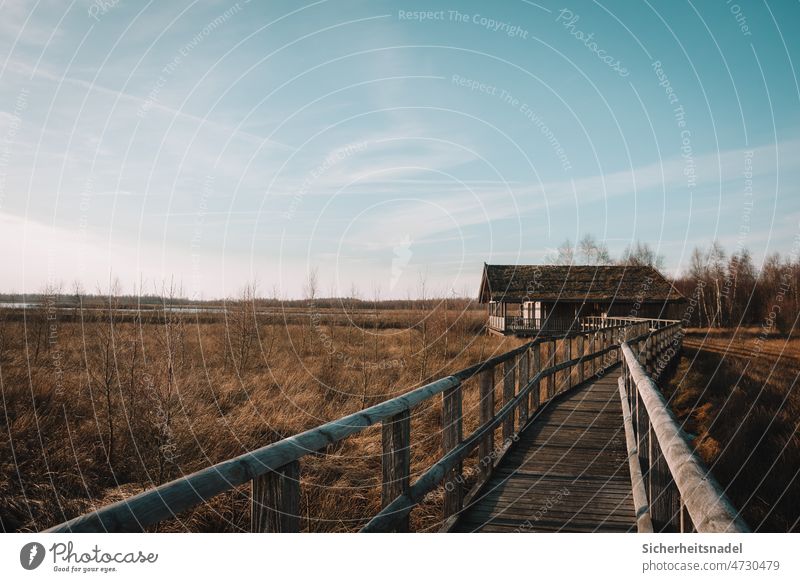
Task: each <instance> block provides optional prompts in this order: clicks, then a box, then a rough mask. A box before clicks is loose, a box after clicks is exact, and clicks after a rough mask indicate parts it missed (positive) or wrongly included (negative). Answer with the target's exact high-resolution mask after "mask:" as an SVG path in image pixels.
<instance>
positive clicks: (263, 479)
mask: <svg viewBox="0 0 800 582" xmlns="http://www.w3.org/2000/svg"><path fill="white" fill-rule="evenodd" d="M250 531H252V532H257V533H262V532H268V533H295V532H298V531H300V462H299V461H292V462H291V463H288V464H286V465H284V466H283V467H278V468H277V469H276V470H274V471H269V472H268V473H265V474H264V475H261V476H259V477H256V478H255V479H253V490H252V493H251V499H250Z"/></svg>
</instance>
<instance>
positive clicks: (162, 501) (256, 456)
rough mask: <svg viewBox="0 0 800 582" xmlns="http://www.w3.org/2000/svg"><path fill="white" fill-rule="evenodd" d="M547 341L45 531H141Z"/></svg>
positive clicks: (435, 469) (584, 357) (498, 416)
mask: <svg viewBox="0 0 800 582" xmlns="http://www.w3.org/2000/svg"><path fill="white" fill-rule="evenodd" d="M628 327H630V326H629V325H618V326H609V327H598V328H593V329H589V330H575V331H573V332H570V333H568V334H565V335H564V336H563V338H564V339H568V338H574V337H576V336H582V335H588V334H592V333H597V332H613V331H615V330H619V329H623V328H628ZM614 335H615V334H613V333H611V334H610V338H609V344H610V345H608V346H607V347H605V348H601V349H598V350H595V351H594V352H592V353H582V354H580V355H579V357H577V358H572V359H570V360H568V361H565V362H560V363H558V364H553V365H550V366H547V367H543V368H542V369H541V370H539V371H538V372H537V373H536V374H535V375H534V378H533V379H531V380H530V382H527V384H526V386H525V388H524V389H523V388H521V389H520V392H519V394H518V395H517V396H516V397H515V398H514V399H512V400H510V401H509V402H507V403H506V404H505V405H504V406H503V407H502V408H501V409H500V410H499V411H498V412H497V413H495V414H494V415H493V417H492V418H491V419H489V421H487V422H485V423H484V424H482V425H481V426H480V427H479V428H478V429H477V430H476V431H475V432H473V433H472V435H470V436H469V437H467V439H464V440H462V441H461V442H460V443H458V446H457V447H455V448H453V449H452V450H451V451H448V452H447V453H445V455H444V456H443V457H442V458H440V459H439V461H438V462H437V463H434V465H433V466H432V467H431V468H430V469H428V471H427V472H426V473H425V475H429V476H430V477H431V478H434V477H436V476H438V475H439V471H440V470H441V471H443V472H446V469H447V468H450V464H451V462H457V461H458V459H456V458H455V457H454V455H455V456H459V455H460V453H461V452H464V451H466V452H469V451H470V450H472V449H473V448H474V446H477V443H478V442H479V440H480V438H479V437H475V435H476V434H477V433H479V432H480V433H481V435H482V434H483V432H485V431H483V429H484V428H485V427H486V426H487V425H489V424H491V425H492V426H493V427H496V426H498V425H499V424H501V423H502V422H503V420H505V419H506V418H507V417H508V416H509V414H510V413H511V411H513V410H515V408H516V407H517V406H519V404H520V401H521V400H522V396H523V395H526V396H527V394H528V393H529V392H530V391H531V390H532V389H533V387H534V386H535V385H537V383H538V382H539V381H540V380H541V379H542V378H545V377H547V376H549V375H551V374H555V373H556V372H558V371H561V370H565V369H567V368H571V367H572V366H575V365H578V364H580V363H582V362H587V361H592V360H593V359H595V358H598V357H600V356H602V355H605V354H607V353H609V352H611V351H615V350H618V349H619V343H617V341H615V338H614ZM553 341H554V339H553V338H536V339H534V340H532V341H530V342H526V343H525V344H523V345H521V346H519V347H517V348H515V349H513V350H510V351H508V352H505V353H503V354H500V355H498V356H494V357H492V358H488V359H487V360H484V361H482V362H479V363H477V364H474V365H472V366H469V367H467V368H464V369H462V370H459V371H457V372H454V373H453V374H451V375H449V376H447V377H445V378H441V379H439V380H436V381H434V382H431V383H429V384H426V385H424V386H421V387H419V388H416V389H414V390H411V391H410V392H407V393H405V394H402V395H400V396H397V397H395V398H392V399H390V400H386V401H384V402H381V403H379V404H376V405H374V406H371V407H369V408H365V409H364V410H360V411H358V412H355V413H353V414H350V415H347V416H344V417H342V418H339V419H336V420H333V421H330V422H327V423H325V424H322V425H320V426H317V427H314V428H312V429H309V430H307V431H304V432H302V433H299V434H297V435H294V436H291V437H288V438H286V439H283V440H280V441H278V442H276V443H272V444H270V445H266V446H264V447H261V448H258V449H256V450H254V451H250V452H248V453H244V454H242V455H239V456H237V457H233V458H230V459H227V460H225V461H222V462H220V463H217V464H215V465H212V466H210V467H206V468H204V469H201V470H199V471H196V472H194V473H192V474H189V475H186V476H183V477H180V478H178V479H175V480H173V481H170V482H169V483H165V484H163V485H160V486H158V487H155V488H152V489H149V490H147V491H143V492H142V493H139V494H137V495H134V496H132V497H130V498H127V499H123V500H120V501H117V502H115V503H112V504H110V505H107V506H105V507H101V508H99V509H96V510H94V511H91V512H89V513H86V514H83V515H81V516H78V517H76V518H73V519H71V520H69V521H66V522H64V523H62V524H59V525H56V526H54V527H52V528H50V529H48V530H46V531H47V532H81V531H90V532H93V531H141V530H142V529H143V528H144V527H146V526H149V525H152V524H155V523H158V522H161V521H163V520H165V519H171V518H174V517H176V515H177V514H178V513H180V512H182V511H185V510H188V509H191V508H192V507H194V506H196V505H199V504H200V503H202V502H204V501H206V500H208V499H210V498H212V497H214V496H216V495H219V494H221V493H224V492H225V491H229V490H231V489H233V488H234V487H236V486H239V485H243V484H245V483H247V482H248V481H252V480H255V479H257V478H259V477H263V476H264V475H266V474H268V473H270V472H276V471H277V470H278V469H280V468H281V467H284V466H286V465H288V464H290V463H293V462H296V461H298V460H299V459H301V458H302V457H304V456H305V455H307V454H309V453H314V452H317V451H320V450H322V449H324V448H325V447H327V446H329V445H331V444H334V443H337V442H339V441H341V440H342V439H344V438H347V437H349V436H352V435H353V434H356V433H358V432H360V431H362V430H364V429H365V428H368V427H370V426H373V425H375V424H377V423H379V422H385V421H387V420H390V419H392V418H395V417H397V415H399V414H402V413H404V412H407V411H410V410H411V409H412V408H414V407H415V406H417V405H419V404H421V403H422V402H424V401H426V400H428V399H430V398H432V397H433V396H436V395H438V394H444V393H445V392H447V391H450V390H453V389H456V388H459V387H460V386H461V384H462V382H464V381H466V380H467V379H469V378H472V377H473V376H475V375H476V374H478V373H480V372H482V371H484V370H490V369H493V368H494V367H495V366H497V365H498V364H502V363H504V362H507V361H509V360H511V359H512V358H516V356H517V355H520V354H522V353H523V352H525V351H526V350H528V349H530V348H532V347H534V346H536V345H538V344H542V343H545V342H551V343H552V342H553ZM552 355H553V354H551V356H552ZM487 430H488V429H487ZM482 431H483V432H482ZM473 437H475V439H473ZM473 445H474V446H473ZM467 449H468V450H467ZM460 458H463V457H460ZM442 474H443V473H442ZM440 480H441V479H439V481H440ZM436 482H438V481H436ZM417 484H420V480H418V481H417V482H416V483H415V484H414V485H415V486H416V485H417ZM423 485H424V484H420V487H418V488H417V490H418V491H419V490H421V489H422V488H423V487H422V486H423ZM428 490H430V489H428V488H427V486H426V492H427V491H428ZM412 508H413V505H412ZM386 509H388V507H387V508H386ZM409 511H410V509H409ZM379 515H380V514H379ZM376 517H377V516H376Z"/></svg>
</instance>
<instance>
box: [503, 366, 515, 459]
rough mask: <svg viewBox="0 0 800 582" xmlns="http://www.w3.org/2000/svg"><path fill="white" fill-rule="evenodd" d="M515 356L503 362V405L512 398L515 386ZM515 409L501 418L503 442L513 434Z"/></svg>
mask: <svg viewBox="0 0 800 582" xmlns="http://www.w3.org/2000/svg"><path fill="white" fill-rule="evenodd" d="M515 360H516V358H509V359H508V360H506V361H505V362H504V363H503V406H505V405H506V404H508V403H509V402H511V401H512V400H514V389H515V386H516V379H515V377H514V376H515V372H516V370H517V366H516V362H515ZM515 413H516V411H515V410H514V411H511V414H509V415H508V416H506V418H505V420H503V442H504V443H505V442H508V441H509V440H510V439H511V438H512V437H513V436H514V416H515Z"/></svg>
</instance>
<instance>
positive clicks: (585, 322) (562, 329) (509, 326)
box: [489, 315, 676, 334]
mask: <svg viewBox="0 0 800 582" xmlns="http://www.w3.org/2000/svg"><path fill="white" fill-rule="evenodd" d="M645 321H647V322H649V323H650V326H651V327H652V328H653V329H660V328H662V327H665V326H667V325H671V324H673V323H676V322H675V320H670V319H652V318H646V317H607V316H602V317H601V316H587V317H578V318H576V317H522V316H517V315H506V316H502V315H490V316H489V328H490V329H492V330H494V331H501V332H504V333H506V332H511V333H519V334H530V333H536V332H543V333H556V334H558V333H570V332H575V331H588V330H592V329H601V328H604V327H617V326H629V325H632V324H634V323H642V322H645Z"/></svg>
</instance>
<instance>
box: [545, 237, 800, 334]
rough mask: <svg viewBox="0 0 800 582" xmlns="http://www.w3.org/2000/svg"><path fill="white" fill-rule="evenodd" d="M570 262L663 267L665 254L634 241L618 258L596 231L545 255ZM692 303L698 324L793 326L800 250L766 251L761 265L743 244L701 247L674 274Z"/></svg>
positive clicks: (798, 305) (693, 322)
mask: <svg viewBox="0 0 800 582" xmlns="http://www.w3.org/2000/svg"><path fill="white" fill-rule="evenodd" d="M546 260H547V262H550V263H555V264H562V265H570V264H583V265H648V266H651V267H654V268H655V269H657V270H659V271H662V272H663V270H664V257H663V256H661V255H659V254H658V253H657V252H656V251H655V250H654V249H653V248H652V247H650V246H649V245H648V244H647V243H643V242H635V243H633V244H632V245H630V246H629V247H628V248H626V249H625V251H624V252H623V253H622V255H621V256H620V257H619V258H618V259H614V258H613V257H612V256H611V253H609V251H608V247H607V246H606V245H605V243H603V242H599V241H597V239H595V238H594V237H593V236H592V235H586V236H584V237H583V238H582V239H581V240H580V241H579V242H578V243H577V244H572V243H571V242H570V241H569V240H566V241H564V243H563V244H562V245H561V246H559V247H558V248H557V249H556V250H555V252H553V253H551V254H550V255H548V256H547V258H546ZM674 283H675V287H676V288H677V289H678V290H679V291H680V292H681V293H683V295H684V296H685V297H686V299H687V300H689V305H688V306H687V310H686V322H687V324H688V325H690V326H696V327H737V326H741V325H748V326H750V325H757V326H760V327H762V328H763V329H764V330H765V331H766V332H770V331H772V330H777V331H780V332H782V333H787V332H788V331H790V330H792V329H794V327H795V326H796V325H797V320H798V315H799V314H800V256H799V255H798V253H797V252H796V251H793V252H792V253H791V254H790V255H789V256H788V257H784V256H781V255H780V254H779V253H772V254H771V255H769V256H767V257H766V259H765V260H764V263H763V264H762V265H761V266H756V265H755V264H754V262H753V259H752V256H751V255H750V251H748V250H747V249H745V248H740V249H738V250H737V251H736V252H734V253H733V254H731V255H728V254H727V253H726V252H725V250H724V249H723V248H722V245H720V244H719V242H717V241H714V242H712V243H711V245H710V246H709V247H708V248H699V247H696V248H695V249H694V251H693V252H692V257H691V260H690V264H689V268H688V270H686V271H685V272H684V273H683V274H682V275H680V276H679V277H678V278H677V279H675V280H674Z"/></svg>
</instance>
